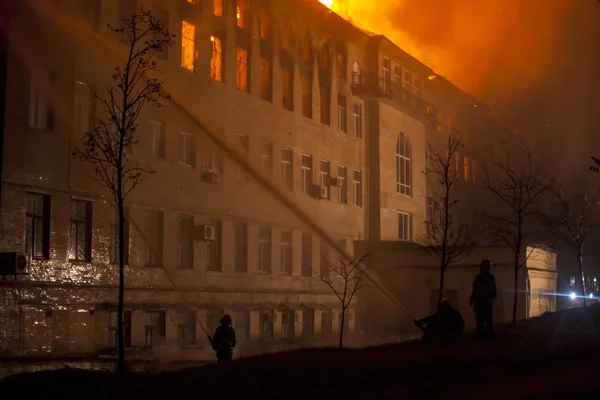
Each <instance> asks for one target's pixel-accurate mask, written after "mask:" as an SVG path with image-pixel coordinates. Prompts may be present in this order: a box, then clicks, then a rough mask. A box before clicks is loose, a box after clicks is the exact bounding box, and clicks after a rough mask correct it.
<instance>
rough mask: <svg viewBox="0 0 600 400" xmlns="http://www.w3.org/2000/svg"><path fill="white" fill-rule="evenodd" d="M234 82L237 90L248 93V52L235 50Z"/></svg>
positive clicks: (240, 49) (239, 48)
mask: <svg viewBox="0 0 600 400" xmlns="http://www.w3.org/2000/svg"><path fill="white" fill-rule="evenodd" d="M236 82H237V88H238V90H241V91H242V92H247V91H248V51H247V50H246V49H242V48H241V47H238V48H237V69H236Z"/></svg>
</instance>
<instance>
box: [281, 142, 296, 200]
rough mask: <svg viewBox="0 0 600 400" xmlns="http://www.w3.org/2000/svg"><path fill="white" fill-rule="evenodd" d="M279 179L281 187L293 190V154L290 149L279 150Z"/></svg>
mask: <svg viewBox="0 0 600 400" xmlns="http://www.w3.org/2000/svg"><path fill="white" fill-rule="evenodd" d="M281 178H282V180H283V187H284V188H286V189H287V190H289V191H290V192H292V191H293V190H294V152H293V150H291V149H281Z"/></svg>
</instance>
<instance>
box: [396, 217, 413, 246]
mask: <svg viewBox="0 0 600 400" xmlns="http://www.w3.org/2000/svg"><path fill="white" fill-rule="evenodd" d="M398 240H400V241H403V242H410V241H411V240H412V214H410V213H407V212H404V211H398Z"/></svg>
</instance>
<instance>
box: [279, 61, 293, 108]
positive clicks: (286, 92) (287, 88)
mask: <svg viewBox="0 0 600 400" xmlns="http://www.w3.org/2000/svg"><path fill="white" fill-rule="evenodd" d="M281 87H282V94H283V99H282V106H283V108H285V109H288V110H290V111H293V110H294V79H293V75H292V72H291V71H290V70H287V69H285V68H282V69H281Z"/></svg>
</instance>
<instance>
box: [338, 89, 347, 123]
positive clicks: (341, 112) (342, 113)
mask: <svg viewBox="0 0 600 400" xmlns="http://www.w3.org/2000/svg"><path fill="white" fill-rule="evenodd" d="M346 110H347V108H346V96H344V95H343V94H338V130H340V131H342V132H344V133H346V132H347V130H348V128H347V125H348V115H347V114H346Z"/></svg>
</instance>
